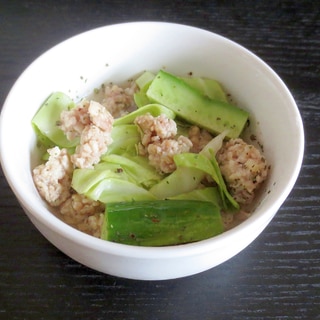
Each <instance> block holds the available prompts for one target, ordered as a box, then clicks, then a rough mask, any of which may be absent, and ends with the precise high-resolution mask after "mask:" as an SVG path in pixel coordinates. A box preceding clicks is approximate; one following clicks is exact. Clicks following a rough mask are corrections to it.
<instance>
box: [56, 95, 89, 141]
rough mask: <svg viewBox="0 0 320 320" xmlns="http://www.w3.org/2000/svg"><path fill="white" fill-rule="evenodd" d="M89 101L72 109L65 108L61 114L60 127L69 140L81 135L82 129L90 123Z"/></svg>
mask: <svg viewBox="0 0 320 320" xmlns="http://www.w3.org/2000/svg"><path fill="white" fill-rule="evenodd" d="M88 108H89V102H88V101H83V102H82V103H80V104H79V105H78V106H77V107H75V108H73V109H71V110H64V111H62V112H61V114H60V129H61V130H62V131H63V132H64V133H65V135H66V137H67V139H68V140H69V141H72V140H74V139H75V138H77V137H80V135H81V133H82V131H83V130H84V128H85V127H86V126H88V125H89V124H90V115H89V113H88Z"/></svg>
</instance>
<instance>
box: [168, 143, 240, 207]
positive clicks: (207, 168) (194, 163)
mask: <svg viewBox="0 0 320 320" xmlns="http://www.w3.org/2000/svg"><path fill="white" fill-rule="evenodd" d="M210 151H211V149H210ZM174 162H175V164H176V165H177V167H178V168H179V167H186V168H190V169H198V170H202V171H203V172H205V173H206V174H208V175H210V176H211V177H212V179H213V180H214V181H215V182H216V183H217V185H218V188H219V190H220V195H221V200H222V204H223V208H224V209H228V208H229V207H230V206H229V203H230V204H231V205H232V207H234V208H235V209H239V204H238V203H237V202H236V201H235V200H234V199H233V198H232V196H231V195H230V193H229V192H228V190H227V187H226V184H225V182H224V180H223V177H222V174H221V171H220V168H219V165H218V163H217V161H216V159H215V156H214V155H212V157H211V158H210V159H209V158H207V157H206V156H205V155H203V154H201V153H200V154H195V153H180V154H176V155H175V156H174ZM226 200H228V201H229V203H228V202H227V201H226Z"/></svg>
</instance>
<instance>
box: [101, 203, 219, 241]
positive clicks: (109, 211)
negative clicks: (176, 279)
mask: <svg viewBox="0 0 320 320" xmlns="http://www.w3.org/2000/svg"><path fill="white" fill-rule="evenodd" d="M223 229H224V228H223V224H222V220H221V215H220V211H219V209H218V208H217V207H216V206H215V205H213V204H212V203H210V202H208V201H195V200H185V201H180V200H163V201H139V202H131V203H123V202H120V203H108V204H107V205H106V211H105V219H104V223H103V226H102V235H101V238H102V239H104V240H108V241H112V242H117V243H122V244H128V245H135V246H156V247H157V246H168V245H178V244H184V243H190V242H195V241H200V240H204V239H208V238H211V237H214V236H216V235H218V234H220V233H222V232H223Z"/></svg>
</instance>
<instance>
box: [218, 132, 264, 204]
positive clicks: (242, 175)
mask: <svg viewBox="0 0 320 320" xmlns="http://www.w3.org/2000/svg"><path fill="white" fill-rule="evenodd" d="M217 160H218V163H219V166H220V170H221V173H222V175H223V176H224V178H225V180H226V184H227V186H228V189H229V191H230V193H231V195H232V196H233V197H234V199H235V200H236V201H237V202H238V203H240V204H244V205H247V204H250V203H251V202H252V200H253V198H254V195H255V191H256V190H257V189H258V188H259V186H260V185H261V184H262V182H263V181H264V180H265V179H266V178H267V175H268V165H267V162H266V160H265V158H264V157H263V155H262V154H261V153H260V151H259V150H258V149H257V148H256V147H254V146H253V145H249V144H247V143H246V142H244V141H243V140H242V139H240V138H238V139H230V140H229V141H227V142H225V143H224V144H223V146H222V148H221V149H220V150H219V151H218V153H217Z"/></svg>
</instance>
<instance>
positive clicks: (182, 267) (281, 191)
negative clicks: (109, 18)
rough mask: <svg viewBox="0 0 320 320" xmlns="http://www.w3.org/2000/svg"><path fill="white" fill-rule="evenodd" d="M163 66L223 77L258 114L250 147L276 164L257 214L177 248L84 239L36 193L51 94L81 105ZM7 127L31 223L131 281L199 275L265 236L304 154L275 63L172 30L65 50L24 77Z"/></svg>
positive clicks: (86, 40)
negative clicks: (42, 125) (40, 133)
mask: <svg viewBox="0 0 320 320" xmlns="http://www.w3.org/2000/svg"><path fill="white" fill-rule="evenodd" d="M102 39H103V40H102ZM119 40H120V41H119ZM92 48H94V50H93V49H92ZM163 68H165V70H168V71H170V72H172V73H173V74H175V75H181V76H183V75H185V76H187V75H188V73H189V72H190V71H192V75H193V76H194V77H208V78H214V79H218V80H219V82H220V83H221V84H222V85H223V87H224V88H226V89H227V90H228V92H231V93H232V96H234V97H235V98H236V102H237V103H236V104H237V105H239V106H243V107H244V108H245V110H246V111H248V112H249V113H250V117H249V119H250V126H249V128H247V129H246V130H245V132H246V135H247V134H249V136H248V137H247V138H246V139H245V141H252V142H256V141H261V142H262V143H263V154H264V155H265V157H266V159H267V160H268V163H269V164H270V165H271V170H270V171H269V172H268V178H267V180H266V181H265V182H264V185H263V187H262V188H261V189H260V191H259V192H258V194H257V195H256V196H255V200H254V204H253V206H254V209H253V210H252V211H251V212H252V214H251V215H250V217H249V218H248V219H246V220H245V221H243V222H241V223H240V224H238V225H237V226H235V227H234V228H232V229H230V230H228V231H226V232H223V233H221V234H219V235H217V236H214V237H211V238H209V239H206V240H202V241H197V242H192V243H188V244H181V245H173V246H161V247H145V246H132V245H124V244H119V243H114V242H112V241H104V240H101V239H99V238H97V237H93V236H91V235H88V234H86V233H85V232H80V231H79V230H78V229H76V228H73V227H71V226H70V225H68V224H67V223H65V222H63V221H62V220H61V219H59V218H58V217H57V215H56V214H54V210H53V209H52V207H51V206H49V205H47V203H46V202H45V201H44V200H43V199H42V198H41V197H40V196H39V192H38V191H37V189H36V188H35V185H34V182H33V178H32V169H33V168H35V167H36V166H37V165H39V164H40V162H41V161H40V158H41V156H42V155H43V154H40V152H39V149H38V148H37V147H36V135H35V134H34V131H33V129H32V126H31V125H30V123H31V121H32V118H33V116H34V115H35V113H36V112H37V110H38V109H39V107H40V106H41V105H42V104H43V102H44V101H45V100H46V99H47V98H48V96H49V95H50V94H51V93H52V92H64V93H66V94H67V95H68V96H70V97H71V98H72V99H73V100H74V101H80V100H81V99H82V97H87V96H89V95H90V94H91V93H92V92H93V91H94V89H95V88H98V87H100V85H101V83H103V82H107V83H109V82H110V81H113V82H114V83H118V84H123V83H124V82H126V81H127V80H128V79H130V78H131V77H133V76H135V75H139V74H140V72H141V71H142V70H150V71H152V72H154V73H157V71H158V70H160V69H163ZM100 91H101V90H100ZM17 115H18V116H17ZM0 121H1V123H0V158H1V165H2V168H3V172H4V174H5V177H6V178H7V181H8V183H9V185H10V187H11V188H12V190H13V192H14V194H15V195H16V197H17V199H18V201H19V203H21V206H22V208H23V209H24V212H25V213H26V215H27V216H28V217H29V218H30V221H31V222H32V223H33V224H34V225H35V227H36V228H37V229H38V230H39V231H40V232H41V234H42V235H43V236H44V237H45V238H46V239H48V241H50V242H51V243H52V244H53V245H54V246H56V247H57V248H58V249H59V250H61V251H62V252H63V253H65V254H66V255H67V256H69V257H70V258H72V259H74V260H75V261H78V262H79V263H81V264H83V265H85V266H87V267H89V268H92V269H94V270H97V271H100V272H103V273H107V274H110V275H114V276H120V277H125V278H131V279H142V280H163V279H173V278H180V277H185V276H189V275H194V274H196V273H199V272H202V271H205V270H208V269H210V268H213V267H215V266H217V265H219V264H221V263H223V262H225V261H227V260H228V259H230V258H231V257H234V256H235V255H237V254H238V253H240V252H241V251H242V250H243V249H244V248H246V247H247V246H248V245H249V244H250V243H252V242H253V241H254V240H255V239H256V238H257V237H258V236H259V235H260V234H261V232H262V231H263V230H264V229H265V227H266V226H267V225H268V224H269V223H270V221H271V220H272V218H273V217H274V215H275V214H276V213H277V211H278V210H279V208H280V207H281V205H282V204H283V203H284V201H285V199H286V198H287V197H288V195H289V193H290V191H291V190H292V188H293V186H294V184H295V181H296V179H297V177H298V174H299V171H300V168H301V163H302V159H303V150H304V133H303V124H302V120H301V116H300V113H299V109H298V108H297V105H296V103H295V101H294V99H293V97H292V95H291V93H290V91H289V90H288V88H287V87H286V85H285V84H284V83H283V81H282V80H281V79H280V78H279V76H278V75H277V74H276V73H275V72H274V71H273V70H272V69H271V68H270V67H269V66H268V65H267V64H266V63H264V62H263V61H262V60H261V59H259V58H258V57H257V56H256V55H254V54H253V53H252V52H250V51H248V50H247V49H245V48H243V47H242V46H240V45H238V44H236V43H234V42H233V41H231V40H229V39H227V38H225V37H222V36H219V35H217V34H215V33H212V32H209V31H206V30H201V29H198V28H194V27H190V26H184V25H177V24H171V23H159V22H136V23H125V24H119V25H110V26H104V27H101V28H97V29H94V30H90V31H88V32H85V33H82V34H79V35H77V36H75V37H72V38H70V39H67V40H66V41H64V42H62V43H60V44H58V45H57V46H55V47H53V48H52V49H50V50H48V51H47V52H46V53H44V54H43V55H42V56H40V57H39V58H38V59H36V60H35V61H34V62H33V63H32V64H31V65H30V66H29V67H28V68H27V69H26V70H25V71H24V72H23V74H21V76H20V77H19V79H18V80H17V81H16V83H15V84H14V86H13V87H12V89H11V90H10V92H9V94H8V96H7V99H6V101H5V103H4V106H3V109H2V111H1V118H0ZM17 128H19V129H17ZM248 129H249V130H248ZM251 134H253V135H254V137H252V138H253V139H251V138H250V136H251ZM255 137H256V138H257V140H256V141H254V140H255ZM13 146H14V147H13ZM17 150H19V151H18V152H19V153H18V156H17Z"/></svg>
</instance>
